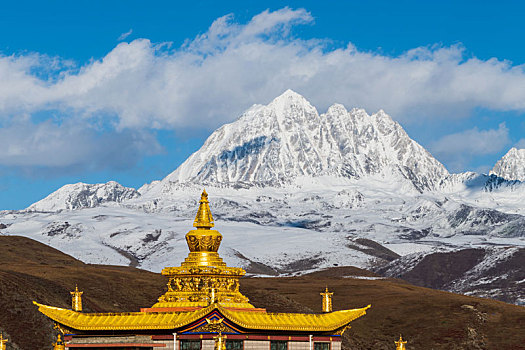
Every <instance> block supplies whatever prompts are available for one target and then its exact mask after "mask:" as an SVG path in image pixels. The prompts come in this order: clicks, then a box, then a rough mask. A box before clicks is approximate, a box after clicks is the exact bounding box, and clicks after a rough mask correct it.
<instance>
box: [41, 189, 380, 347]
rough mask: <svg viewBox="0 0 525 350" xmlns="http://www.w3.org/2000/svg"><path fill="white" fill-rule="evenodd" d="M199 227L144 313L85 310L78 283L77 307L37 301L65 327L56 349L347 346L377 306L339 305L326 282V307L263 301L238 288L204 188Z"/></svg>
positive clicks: (236, 275) (190, 234) (165, 271)
mask: <svg viewBox="0 0 525 350" xmlns="http://www.w3.org/2000/svg"><path fill="white" fill-rule="evenodd" d="M193 226H194V227H195V229H194V230H191V231H190V232H188V233H187V234H186V242H187V244H188V248H189V251H190V252H189V254H188V257H187V258H186V259H185V260H184V262H182V264H181V265H180V266H177V267H166V268H164V269H163V270H162V274H163V275H165V276H167V277H168V284H167V290H166V291H165V293H164V294H163V295H162V296H160V298H158V300H157V302H156V303H155V304H154V305H152V306H150V307H146V308H142V309H141V310H140V312H125V313H85V312H82V302H81V295H82V292H79V290H78V289H77V288H75V291H74V292H72V297H73V298H72V299H73V300H72V309H71V310H69V309H63V308H58V307H54V306H48V305H42V304H39V303H37V302H35V305H37V307H38V309H39V311H40V312H41V313H43V314H44V315H45V316H47V317H49V318H50V319H51V320H53V321H54V322H55V325H56V327H57V329H59V331H60V334H59V339H58V341H57V343H56V344H55V347H56V349H64V348H65V349H77V348H84V349H98V350H100V349H121V350H123V349H141V350H144V349H151V350H153V349H156V348H161V349H166V350H214V349H216V350H340V349H341V335H342V334H343V332H344V331H345V330H346V329H347V328H349V327H350V322H352V321H353V320H355V319H357V318H358V317H361V316H363V315H365V314H366V310H367V309H368V308H369V307H370V305H369V306H366V307H363V308H360V309H352V310H341V311H332V300H331V297H332V294H333V293H330V292H329V291H328V289H327V290H326V291H325V292H324V293H321V295H322V297H323V312H322V313H319V314H302V313H285V312H283V313H270V312H267V311H266V310H265V309H262V308H256V307H254V306H253V305H252V304H250V301H249V300H248V298H247V297H246V296H244V295H243V294H241V293H240V291H239V280H240V278H241V277H242V276H243V275H244V274H245V271H244V270H243V269H241V268H237V267H229V266H227V265H226V264H225V263H224V262H223V260H222V259H221V257H220V256H219V254H218V253H217V251H218V249H219V246H220V244H221V241H222V235H221V234H220V233H219V232H218V231H216V230H212V227H213V226H214V224H213V217H212V214H211V211H210V208H209V203H208V195H207V194H206V192H205V191H204V192H203V193H202V196H201V200H200V204H199V209H198V211H197V216H196V218H195V222H194V224H193ZM283 311H285V310H283ZM60 335H62V337H61V336H60Z"/></svg>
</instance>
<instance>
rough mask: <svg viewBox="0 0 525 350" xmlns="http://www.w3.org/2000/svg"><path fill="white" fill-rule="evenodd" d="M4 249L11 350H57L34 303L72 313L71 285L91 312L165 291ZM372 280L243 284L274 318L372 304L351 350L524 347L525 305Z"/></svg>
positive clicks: (125, 307) (56, 257)
mask: <svg viewBox="0 0 525 350" xmlns="http://www.w3.org/2000/svg"><path fill="white" fill-rule="evenodd" d="M0 247H1V253H0V329H1V330H2V331H4V332H6V333H7V334H8V335H9V339H10V340H12V341H13V342H14V343H16V345H18V346H19V348H18V347H16V346H15V347H13V344H11V343H10V344H11V345H9V346H10V347H8V349H10V350H11V349H22V350H35V349H51V346H50V344H51V341H52V339H53V336H52V334H53V329H52V324H51V322H49V320H47V319H46V318H45V317H44V316H42V315H40V314H39V313H38V312H37V310H36V307H35V306H34V305H33V304H32V301H33V300H37V301H39V302H42V303H45V304H49V305H55V306H59V307H70V295H69V291H70V290H71V289H72V288H74V286H75V283H78V285H79V288H80V289H81V290H83V291H84V298H83V301H84V309H85V311H87V312H89V311H98V312H100V311H137V310H139V309H140V307H147V306H151V305H152V304H153V303H154V302H155V301H156V299H157V297H158V296H160V295H161V294H162V293H163V292H164V288H165V283H166V280H165V278H164V277H163V276H161V275H159V274H155V273H151V272H147V271H144V270H139V269H135V268H131V267H113V266H102V265H87V264H83V263H82V262H79V261H78V260H75V259H74V258H72V257H70V256H68V255H65V254H63V253H61V252H59V251H57V250H55V249H53V248H50V247H48V246H46V245H44V244H41V243H38V242H35V241H32V240H30V239H27V238H23V237H13V236H0ZM178 264H179V262H178V261H174V262H173V265H178ZM344 276H363V277H362V278H365V279H355V278H348V277H344ZM374 276H375V275H374V274H373V273H370V272H368V271H366V270H361V269H357V268H352V267H339V268H334V269H330V270H327V271H324V272H316V273H313V274H310V275H306V276H302V277H287V278H246V279H243V280H242V292H243V293H245V294H246V295H247V296H248V297H250V299H251V301H252V302H253V303H254V304H255V305H256V306H259V307H266V308H267V309H268V310H269V311H280V312H310V311H314V312H320V311H321V297H320V296H319V292H320V291H322V290H323V289H324V288H325V286H328V287H329V288H330V289H331V290H332V291H334V292H335V293H336V294H335V296H334V308H335V309H343V308H354V307H362V306H365V305H368V304H372V308H371V309H370V310H369V311H368V314H367V315H366V316H364V317H362V318H361V319H359V320H357V321H355V322H353V323H352V328H351V329H349V330H347V332H346V333H345V335H344V345H345V348H346V349H376V350H381V349H394V348H395V346H394V343H393V341H394V339H395V338H396V337H399V333H402V334H403V336H404V337H406V338H407V339H408V341H409V343H408V347H407V349H409V350H415V349H422V350H423V349H424V350H428V349H447V350H449V349H487V350H488V349H501V350H504V349H508V350H510V349H525V346H524V345H523V344H525V308H523V307H520V306H515V305H510V304H505V303H502V302H498V301H493V300H487V299H480V298H473V297H467V296H463V295H456V294H452V293H447V292H441V291H436V290H432V289H427V288H422V287H416V286H413V285H410V284H408V283H406V282H404V281H401V280H394V279H388V280H386V279H373V278H374ZM371 278H372V279H371Z"/></svg>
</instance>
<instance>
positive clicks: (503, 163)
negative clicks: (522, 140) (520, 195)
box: [490, 147, 525, 182]
mask: <svg viewBox="0 0 525 350" xmlns="http://www.w3.org/2000/svg"><path fill="white" fill-rule="evenodd" d="M490 173H491V174H494V175H498V176H500V177H502V178H504V179H507V180H519V181H523V182H525V149H517V148H514V147H513V148H511V149H510V150H509V151H508V152H507V154H505V155H504V156H503V157H502V158H501V159H500V160H498V162H497V163H496V165H494V168H492V170H491V171H490Z"/></svg>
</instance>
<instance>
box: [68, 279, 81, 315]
mask: <svg viewBox="0 0 525 350" xmlns="http://www.w3.org/2000/svg"><path fill="white" fill-rule="evenodd" d="M70 294H71V295H72V296H73V297H72V298H71V309H73V311H78V312H81V311H82V294H84V292H80V291H79V290H78V286H77V285H76V284H75V290H74V291H73V292H70Z"/></svg>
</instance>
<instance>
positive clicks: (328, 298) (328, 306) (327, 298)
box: [320, 287, 334, 312]
mask: <svg viewBox="0 0 525 350" xmlns="http://www.w3.org/2000/svg"><path fill="white" fill-rule="evenodd" d="M320 294H321V295H322V297H323V312H332V295H334V293H332V292H329V291H328V287H326V289H325V291H324V293H320Z"/></svg>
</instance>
